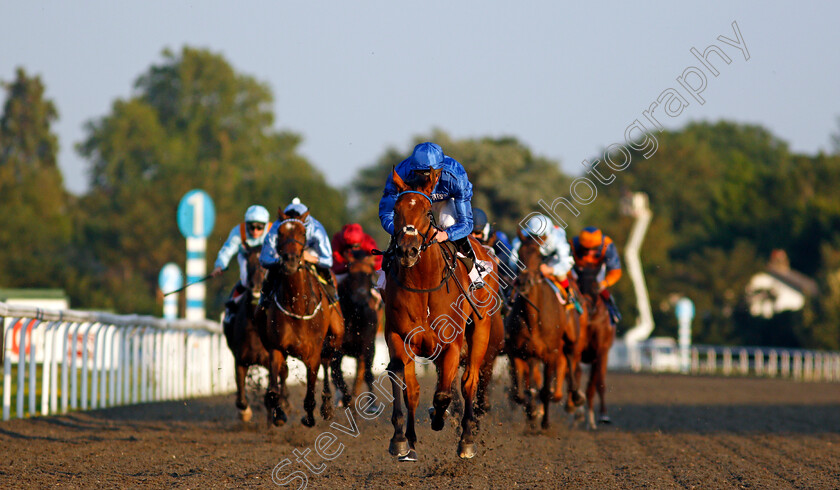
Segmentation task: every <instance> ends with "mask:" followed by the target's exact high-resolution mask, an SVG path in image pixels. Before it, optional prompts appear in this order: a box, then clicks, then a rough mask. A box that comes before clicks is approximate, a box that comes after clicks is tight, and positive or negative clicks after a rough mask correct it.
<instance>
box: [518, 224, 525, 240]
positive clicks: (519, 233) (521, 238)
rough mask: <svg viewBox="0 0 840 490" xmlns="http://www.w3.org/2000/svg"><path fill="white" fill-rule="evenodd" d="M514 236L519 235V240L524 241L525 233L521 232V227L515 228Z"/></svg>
mask: <svg viewBox="0 0 840 490" xmlns="http://www.w3.org/2000/svg"><path fill="white" fill-rule="evenodd" d="M516 236H518V237H519V241H520V242H522V243H525V234H524V233H522V228H520V229H518V230H516Z"/></svg>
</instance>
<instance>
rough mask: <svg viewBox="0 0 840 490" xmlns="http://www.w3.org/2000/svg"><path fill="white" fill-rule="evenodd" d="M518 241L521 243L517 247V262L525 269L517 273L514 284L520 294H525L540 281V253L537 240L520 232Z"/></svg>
mask: <svg viewBox="0 0 840 490" xmlns="http://www.w3.org/2000/svg"><path fill="white" fill-rule="evenodd" d="M519 239H520V240H521V241H522V245H520V247H519V261H520V262H521V263H522V265H524V266H525V269H524V270H521V271H520V272H519V276H518V277H517V278H516V281H515V284H516V286H517V287H518V288H519V290H520V291H522V293H526V294H527V292H528V291H529V290H530V289H531V288H532V287H534V286H535V285H537V284H538V283H539V281H540V279H541V274H540V265H541V264H542V254H541V253H540V242H539V241H538V239H537V238H535V237H533V236H531V235H530V234H523V233H522V232H521V231H520V232H519Z"/></svg>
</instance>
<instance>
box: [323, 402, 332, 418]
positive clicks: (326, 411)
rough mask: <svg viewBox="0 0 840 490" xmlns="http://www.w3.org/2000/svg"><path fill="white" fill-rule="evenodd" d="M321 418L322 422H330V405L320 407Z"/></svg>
mask: <svg viewBox="0 0 840 490" xmlns="http://www.w3.org/2000/svg"><path fill="white" fill-rule="evenodd" d="M321 417H322V418H323V419H324V420H330V419H332V418H333V411H332V407H331V406H330V405H321Z"/></svg>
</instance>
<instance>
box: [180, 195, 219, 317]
mask: <svg viewBox="0 0 840 490" xmlns="http://www.w3.org/2000/svg"><path fill="white" fill-rule="evenodd" d="M215 221H216V209H215V207H214V206H213V200H212V199H211V198H210V196H209V195H207V193H206V192H204V191H203V190H200V189H193V190H191V191H189V192H187V193H186V194H184V197H182V198H181V202H180V203H179V204H178V228H179V229H180V230H181V234H182V235H184V237H185V238H186V239H187V267H186V270H187V284H192V283H194V282H197V281H200V280H201V279H202V278H203V277H204V276H205V275H206V274H207V260H206V252H207V237H208V236H209V235H210V232H212V231H213V225H214V224H215ZM186 293H187V308H186V314H185V315H184V316H185V317H186V319H187V320H204V319H205V318H206V314H205V312H204V298H205V297H206V295H207V287H206V286H205V285H204V283H203V282H199V283H198V284H195V285H193V286H190V287H188V288H187V290H186Z"/></svg>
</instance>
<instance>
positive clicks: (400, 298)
mask: <svg viewBox="0 0 840 490" xmlns="http://www.w3.org/2000/svg"><path fill="white" fill-rule="evenodd" d="M439 178H440V171H439V170H432V171H431V172H430V174H429V176H428V177H427V178H426V179H425V181H423V182H419V183H417V184H415V185H414V186H409V185H408V184H406V183H405V182H404V181H403V180H402V178H400V176H399V175H398V174H397V173H396V172H393V173H392V179H393V182H394V184H395V185H396V187H397V189H398V191H399V194H398V196H397V201H396V204H395V205H394V230H395V235H394V241H393V244H394V252H395V254H396V260H394V264H393V265H392V266H391V268H390V269H389V271H388V277H387V283H386V287H385V294H384V299H385V338H386V341H387V343H388V351H389V353H390V358H391V361H390V363H389V364H388V371H389V377H390V378H391V383H392V385H393V389H394V406H393V415H392V417H391V422H392V424H393V426H394V435H393V437H392V438H391V442H390V446H389V452H390V453H391V454H393V455H395V456H399V458H400V460H401V461H416V460H417V451H416V443H417V434H416V432H415V421H416V412H417V405H418V403H419V401H420V385H419V383H418V382H417V375H416V372H415V359H417V358H418V357H425V358H427V359H432V360H433V362H434V364H435V367H436V369H437V386H436V388H435V394H434V397H433V407H432V408H431V409H430V416H431V419H432V420H431V425H432V429H433V430H436V431H439V430H441V429H443V427H444V418H445V416H446V409H447V407H448V406H449V404H450V403H451V402H452V398H453V395H452V383H453V381H454V380H455V376H456V375H457V373H458V368H459V364H460V362H461V353H462V351H463V350H465V351H466V354H465V355H466V367H465V370H464V374H463V376H462V377H461V393H462V395H463V397H464V402H465V403H464V414H463V417H462V419H461V429H462V432H461V438H460V441H459V442H458V455H459V456H460V457H461V458H472V457H474V456H475V454H476V450H475V435H474V432H475V423H476V421H475V413H474V410H473V401H474V399H475V396H476V391H477V389H478V384H479V371H480V368H481V365H482V363H483V361H484V355H485V353H486V351H487V344H488V339H489V337H490V331H491V320H490V317H491V314H492V313H493V312H494V311H498V309H500V307H501V299H500V298H499V297H498V296H497V295H496V294H495V293H494V292H493V291H491V289H492V288H488V287H485V288H482V289H478V290H475V291H471V292H469V293H468V292H467V291H468V288H469V285H470V282H471V281H470V280H469V277H468V272H469V271H468V270H467V269H466V266H465V265H464V264H463V263H461V261H460V260H458V259H457V258H456V254H455V253H453V252H454V251H453V250H452V249H451V248H449V247H448V245H449V244H438V243H435V242H433V241H432V237H433V235H434V233H433V232H434V231H435V229H436V228H435V225H434V219H435V216H434V214H433V212H432V200H431V197H429V196H430V193H431V192H432V189H434V187H435V185H436V184H437V181H438V179H439ZM471 239H472V238H471ZM472 240H473V249H474V250H475V253H476V258H477V259H481V260H485V261H488V260H489V258H490V257H489V256H488V255H487V252H486V251H484V250H483V249H482V248H481V247H480V246H479V244H478V241H476V240H474V239H472ZM467 321H470V322H473V327H472V328H470V329H469V334H467V333H466V332H467V330H468V329H467V328H466V324H467ZM426 362H428V361H426ZM400 395H404V399H405V403H406V407H407V414H405V415H404V414H403V410H402V404H401V400H400Z"/></svg>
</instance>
